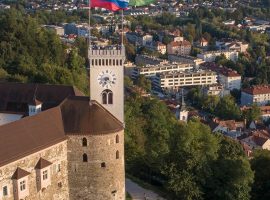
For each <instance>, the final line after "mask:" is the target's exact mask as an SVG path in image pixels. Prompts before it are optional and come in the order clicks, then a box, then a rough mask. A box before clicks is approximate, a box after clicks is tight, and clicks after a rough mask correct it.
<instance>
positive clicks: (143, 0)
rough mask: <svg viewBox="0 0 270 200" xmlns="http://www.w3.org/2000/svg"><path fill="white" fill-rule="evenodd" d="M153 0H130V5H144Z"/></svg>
mask: <svg viewBox="0 0 270 200" xmlns="http://www.w3.org/2000/svg"><path fill="white" fill-rule="evenodd" d="M154 1H155V0H130V1H129V5H130V6H146V5H149V4H151V3H153V2H154Z"/></svg>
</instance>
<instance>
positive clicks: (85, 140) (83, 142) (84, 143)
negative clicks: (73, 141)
mask: <svg viewBox="0 0 270 200" xmlns="http://www.w3.org/2000/svg"><path fill="white" fill-rule="evenodd" d="M82 146H83V147H87V139H86V138H83V139H82Z"/></svg>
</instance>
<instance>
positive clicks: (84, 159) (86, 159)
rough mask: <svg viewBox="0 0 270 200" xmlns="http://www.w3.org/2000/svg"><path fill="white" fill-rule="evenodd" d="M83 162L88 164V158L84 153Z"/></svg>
mask: <svg viewBox="0 0 270 200" xmlns="http://www.w3.org/2000/svg"><path fill="white" fill-rule="evenodd" d="M83 162H88V156H87V154H86V153H84V154H83Z"/></svg>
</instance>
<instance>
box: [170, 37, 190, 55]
mask: <svg viewBox="0 0 270 200" xmlns="http://www.w3.org/2000/svg"><path fill="white" fill-rule="evenodd" d="M167 51H168V54H177V55H178V54H179V55H189V54H190V52H191V43H190V42H189V41H187V40H184V41H177V42H175V41H173V42H171V43H169V44H168V45H167Z"/></svg>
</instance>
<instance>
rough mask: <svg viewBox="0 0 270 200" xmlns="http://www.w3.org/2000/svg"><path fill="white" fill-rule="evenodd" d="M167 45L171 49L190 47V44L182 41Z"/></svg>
mask: <svg viewBox="0 0 270 200" xmlns="http://www.w3.org/2000/svg"><path fill="white" fill-rule="evenodd" d="M169 45H171V46H172V47H178V46H191V43H190V42H189V41H187V40H184V41H177V42H174V41H173V42H171V43H170V44H169Z"/></svg>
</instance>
